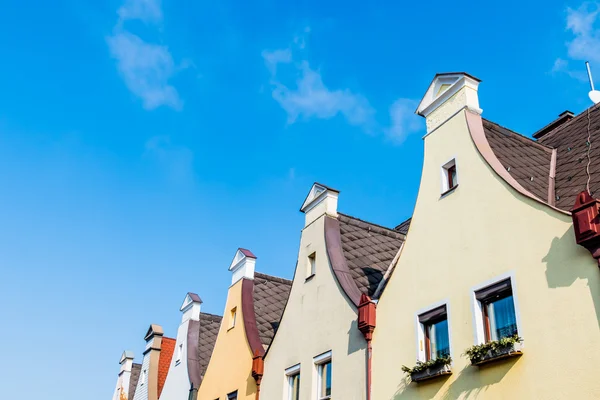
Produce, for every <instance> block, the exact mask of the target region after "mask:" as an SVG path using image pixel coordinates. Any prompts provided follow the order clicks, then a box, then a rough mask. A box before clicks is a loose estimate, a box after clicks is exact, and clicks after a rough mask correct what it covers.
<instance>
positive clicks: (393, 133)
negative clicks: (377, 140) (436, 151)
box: [262, 28, 422, 144]
mask: <svg viewBox="0 0 600 400" xmlns="http://www.w3.org/2000/svg"><path fill="white" fill-rule="evenodd" d="M308 33H310V28H305V29H304V33H303V34H301V35H297V36H295V37H294V40H293V44H292V45H290V46H289V47H288V48H284V49H277V50H265V51H263V52H262V57H263V60H264V62H265V65H266V67H267V69H268V70H269V72H270V73H271V79H270V84H271V89H272V90H271V93H272V96H273V99H275V100H276V101H277V102H278V103H279V105H280V106H281V107H282V108H283V109H284V110H285V111H286V113H287V116H288V119H287V121H288V124H293V123H295V122H297V121H298V120H310V119H315V118H316V119H330V118H333V117H335V116H337V115H341V116H343V117H344V118H345V119H346V121H347V122H348V123H349V124H351V125H354V126H358V127H361V128H362V129H363V130H364V131H365V132H368V133H371V132H374V131H377V130H380V131H381V130H383V133H384V134H385V136H386V137H387V138H388V139H390V140H391V141H392V142H394V143H396V144H400V143H402V142H403V141H404V139H405V138H406V136H408V135H409V134H411V133H413V132H415V131H418V130H419V129H421V128H422V122H421V121H419V119H418V118H417V117H416V116H415V115H414V109H415V108H416V101H414V100H411V99H406V98H400V99H398V100H396V101H395V102H394V103H393V104H392V106H391V107H390V126H388V127H384V128H381V126H380V125H379V124H378V123H377V121H376V119H375V114H376V112H375V109H374V108H373V107H372V106H371V103H370V102H369V100H368V99H367V98H366V97H365V96H363V95H362V94H360V93H355V92H353V91H352V90H350V89H348V88H331V87H330V86H328V85H327V84H325V82H324V80H323V76H322V74H321V71H320V70H319V69H315V68H313V67H311V65H310V63H309V61H308V60H307V59H306V57H305V54H304V51H303V50H304V49H305V48H306V46H307V39H306V35H307V34H308ZM280 67H287V68H280ZM290 67H291V73H290ZM282 71H283V72H282ZM290 81H291V82H290Z"/></svg>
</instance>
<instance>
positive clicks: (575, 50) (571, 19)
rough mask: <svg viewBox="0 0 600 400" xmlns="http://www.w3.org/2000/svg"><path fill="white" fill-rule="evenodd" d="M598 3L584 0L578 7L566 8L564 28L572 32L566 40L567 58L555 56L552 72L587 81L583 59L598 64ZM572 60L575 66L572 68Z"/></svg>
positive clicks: (599, 43) (599, 47)
mask: <svg viewBox="0 0 600 400" xmlns="http://www.w3.org/2000/svg"><path fill="white" fill-rule="evenodd" d="M599 11H600V9H599V5H598V3H590V2H585V3H583V4H582V5H581V6H580V7H579V8H577V9H572V8H567V21H566V29H567V31H569V32H571V33H572V34H573V38H572V40H571V41H569V42H567V44H566V45H567V55H568V59H565V58H557V59H556V60H555V61H554V65H553V67H552V71H551V72H552V73H564V74H567V75H569V76H570V77H572V78H575V79H578V80H581V81H587V74H586V73H585V67H584V66H583V61H590V62H591V63H592V65H598V64H600V30H599V29H598V26H597V23H598V22H600V21H598V17H599V16H600V14H599ZM573 61H576V62H577V67H576V68H573V66H572V65H573Z"/></svg>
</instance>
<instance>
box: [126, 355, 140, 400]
mask: <svg viewBox="0 0 600 400" xmlns="http://www.w3.org/2000/svg"><path fill="white" fill-rule="evenodd" d="M141 371H142V364H137V363H133V364H132V365H131V378H130V379H129V396H128V397H129V400H133V395H134V394H135V388H136V387H137V384H138V381H139V380H140V372H141Z"/></svg>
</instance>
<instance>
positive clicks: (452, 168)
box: [442, 159, 458, 196]
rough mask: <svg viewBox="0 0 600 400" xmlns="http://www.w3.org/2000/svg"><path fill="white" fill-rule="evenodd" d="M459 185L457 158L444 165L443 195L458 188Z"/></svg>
mask: <svg viewBox="0 0 600 400" xmlns="http://www.w3.org/2000/svg"><path fill="white" fill-rule="evenodd" d="M457 186H458V174H457V172H456V159H452V160H450V161H448V162H447V163H446V164H444V165H443V166H442V196H443V195H445V194H446V193H448V192H450V191H452V190H454V189H456V187H457Z"/></svg>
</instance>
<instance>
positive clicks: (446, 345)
mask: <svg viewBox="0 0 600 400" xmlns="http://www.w3.org/2000/svg"><path fill="white" fill-rule="evenodd" d="M433 327H434V332H435V335H434V336H433V337H434V341H435V346H432V348H434V349H435V350H434V351H432V354H433V355H434V356H435V358H441V357H446V356H448V355H449V354H450V340H449V338H448V320H447V319H445V320H443V321H440V322H438V323H435V324H433Z"/></svg>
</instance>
